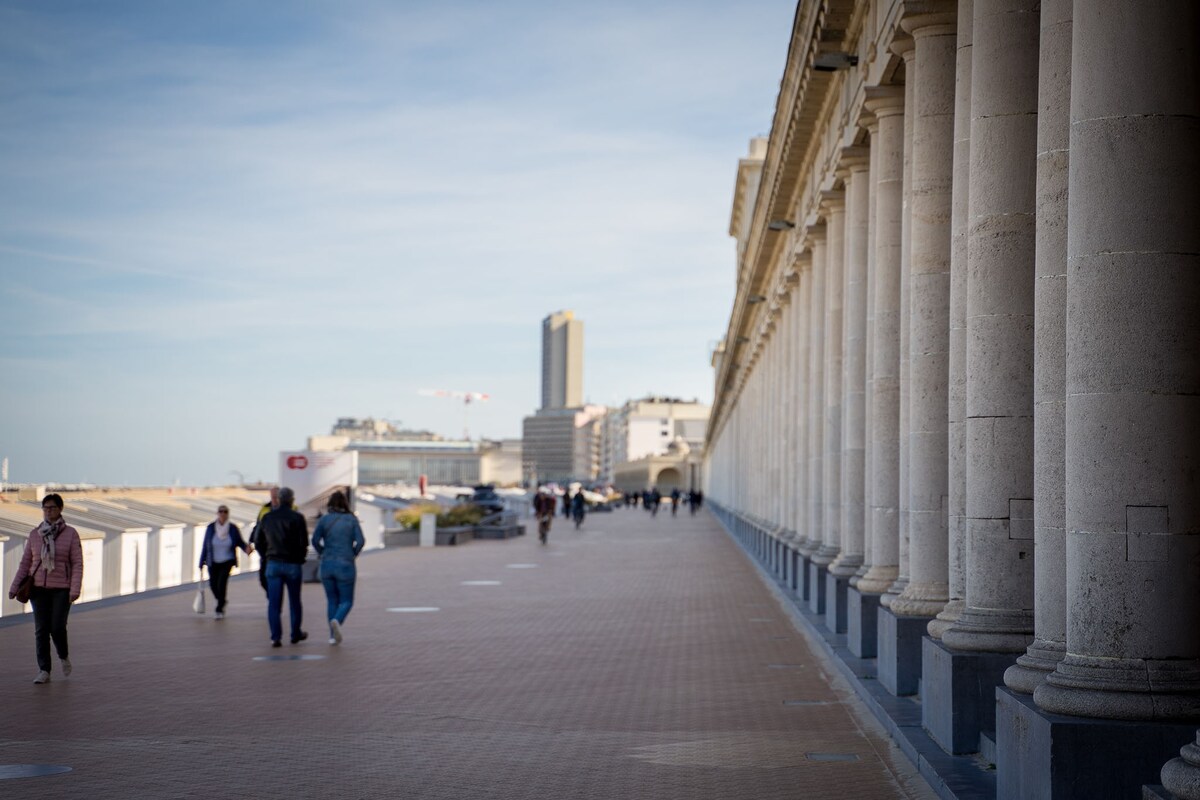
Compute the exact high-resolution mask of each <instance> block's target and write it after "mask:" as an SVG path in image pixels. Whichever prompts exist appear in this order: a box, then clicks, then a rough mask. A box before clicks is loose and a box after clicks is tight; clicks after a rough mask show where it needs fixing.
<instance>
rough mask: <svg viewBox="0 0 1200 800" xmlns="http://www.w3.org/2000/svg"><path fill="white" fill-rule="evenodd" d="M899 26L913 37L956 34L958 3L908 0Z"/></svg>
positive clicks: (940, 0)
mask: <svg viewBox="0 0 1200 800" xmlns="http://www.w3.org/2000/svg"><path fill="white" fill-rule="evenodd" d="M904 10H905V16H904V18H903V19H901V20H900V27H901V28H903V29H904V30H905V31H907V32H908V33H910V34H912V35H913V36H914V37H920V36H947V35H949V36H956V35H958V4H957V3H955V2H953V0H908V2H906V3H905V4H904Z"/></svg>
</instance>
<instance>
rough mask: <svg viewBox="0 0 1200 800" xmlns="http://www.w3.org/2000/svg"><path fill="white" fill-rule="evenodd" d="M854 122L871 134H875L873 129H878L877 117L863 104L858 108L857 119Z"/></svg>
mask: <svg viewBox="0 0 1200 800" xmlns="http://www.w3.org/2000/svg"><path fill="white" fill-rule="evenodd" d="M854 124H855V125H857V126H858V127H860V128H862V129H863V130H865V131H866V132H867V133H869V134H871V135H872V136H874V135H875V131H877V130H879V119H878V118H877V117H876V116H875V112H874V111H871V110H870V109H868V108H867V107H866V105H865V104H864V105H863V107H862V108H860V109H859V110H858V119H857V120H855V123H854Z"/></svg>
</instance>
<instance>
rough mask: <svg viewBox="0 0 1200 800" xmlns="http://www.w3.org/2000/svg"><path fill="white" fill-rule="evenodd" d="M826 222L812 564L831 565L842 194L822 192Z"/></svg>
mask: <svg viewBox="0 0 1200 800" xmlns="http://www.w3.org/2000/svg"><path fill="white" fill-rule="evenodd" d="M821 196H822V197H821V208H822V210H823V211H824V212H825V214H826V215H827V216H826V220H827V221H828V222H827V245H826V246H827V248H828V249H827V252H826V258H825V351H824V352H825V370H824V372H825V428H824V434H823V437H822V439H823V444H822V466H823V468H824V477H823V479H822V492H823V495H824V500H825V513H824V516H823V528H822V537H821V549H819V550H818V551H817V552H816V553H814V554H813V559H812V560H813V563H814V564H820V565H827V564H830V563H831V562H832V561H833V560H834V559H835V558H836V557H837V555H838V553H839V552H840V551H841V510H842V508H841V504H842V493H841V483H842V467H841V464H842V288H843V287H842V272H843V271H844V268H845V256H844V254H845V230H846V203H845V197H844V195H843V193H842V192H834V191H829V192H822V193H821Z"/></svg>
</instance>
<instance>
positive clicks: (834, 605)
mask: <svg viewBox="0 0 1200 800" xmlns="http://www.w3.org/2000/svg"><path fill="white" fill-rule="evenodd" d="M849 588H850V576H849V575H834V574H833V573H832V572H830V573H829V577H827V578H826V579H825V629H826V630H827V631H829V632H830V633H845V632H846V590H847V589H849Z"/></svg>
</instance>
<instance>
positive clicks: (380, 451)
mask: <svg viewBox="0 0 1200 800" xmlns="http://www.w3.org/2000/svg"><path fill="white" fill-rule="evenodd" d="M308 449H309V450H312V451H314V452H323V451H326V452H327V451H333V450H354V451H357V452H358V483H359V485H367V486H370V485H379V484H396V483H399V484H408V485H416V484H417V483H418V481H419V480H420V479H421V477H422V476H424V477H425V478H426V480H428V481H429V483H431V484H435V485H449V486H475V485H477V484H480V483H493V484H497V485H499V486H516V485H519V484H520V483H521V480H522V471H521V466H522V455H521V442H520V441H519V440H517V439H504V440H500V441H492V440H486V439H481V440H478V441H455V440H447V439H443V438H442V437H441V436H438V435H437V434H434V433H430V432H428V431H409V430H402V429H399V428H396V427H395V426H394V425H392V424H391V423H390V422H387V421H385V420H374V419H371V418H367V419H355V418H351V417H342V418H339V419H338V421H337V423H336V424H335V425H334V426H333V432H332V433H330V434H328V435H319V436H310V437H308Z"/></svg>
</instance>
